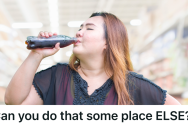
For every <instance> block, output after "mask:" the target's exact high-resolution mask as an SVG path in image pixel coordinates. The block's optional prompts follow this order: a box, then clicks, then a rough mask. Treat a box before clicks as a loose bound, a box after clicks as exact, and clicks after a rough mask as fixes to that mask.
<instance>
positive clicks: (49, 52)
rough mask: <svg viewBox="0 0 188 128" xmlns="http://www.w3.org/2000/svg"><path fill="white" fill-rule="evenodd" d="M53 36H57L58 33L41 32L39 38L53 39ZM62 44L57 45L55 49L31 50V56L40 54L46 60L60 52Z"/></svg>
mask: <svg viewBox="0 0 188 128" xmlns="http://www.w3.org/2000/svg"><path fill="white" fill-rule="evenodd" d="M53 35H57V33H53V34H52V33H51V32H43V31H41V32H39V34H38V37H46V38H48V37H51V36H53ZM59 45H60V43H57V44H56V45H55V47H54V48H37V49H33V50H31V54H35V53H36V54H38V55H39V56H40V57H42V59H43V58H45V57H48V56H51V55H54V54H55V53H56V52H58V51H59V49H60V47H59Z"/></svg>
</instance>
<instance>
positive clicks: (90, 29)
mask: <svg viewBox="0 0 188 128" xmlns="http://www.w3.org/2000/svg"><path fill="white" fill-rule="evenodd" d="M80 30H81V29H78V31H80ZM87 30H93V29H91V28H88V29H87Z"/></svg>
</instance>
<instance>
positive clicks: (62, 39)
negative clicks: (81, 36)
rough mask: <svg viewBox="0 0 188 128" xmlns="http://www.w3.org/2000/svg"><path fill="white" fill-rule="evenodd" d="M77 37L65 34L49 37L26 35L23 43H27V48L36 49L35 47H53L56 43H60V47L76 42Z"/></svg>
mask: <svg viewBox="0 0 188 128" xmlns="http://www.w3.org/2000/svg"><path fill="white" fill-rule="evenodd" d="M76 41H77V38H75V37H69V36H65V35H54V36H51V37H48V38H46V37H37V36H28V37H27V40H26V41H25V43H26V44H27V49H29V50H30V49H36V48H54V47H55V45H56V43H58V42H59V43H60V48H63V47H66V46H69V45H71V44H73V43H76Z"/></svg>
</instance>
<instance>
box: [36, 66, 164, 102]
mask: <svg viewBox="0 0 188 128" xmlns="http://www.w3.org/2000/svg"><path fill="white" fill-rule="evenodd" d="M127 80H128V82H127V83H128V86H127V89H128V92H129V95H130V98H131V99H132V100H133V102H134V104H135V105H164V103H165V99H166V92H167V91H166V90H163V89H162V88H161V87H159V86H158V85H156V84H154V83H153V82H151V81H150V80H148V79H146V78H144V77H143V76H142V75H140V74H137V73H135V72H128V75H127ZM33 85H34V87H35V89H36V91H37V93H38V94H39V96H40V98H41V99H42V100H43V103H44V105H117V104H118V96H117V93H116V90H115V86H114V83H113V80H112V79H110V78H109V79H108V80H107V81H106V82H105V83H104V84H103V85H102V86H101V87H100V88H98V89H96V90H95V91H94V92H93V93H92V94H91V95H88V92H87V87H88V85H87V82H86V81H85V80H84V79H82V77H81V76H80V75H79V73H77V72H76V71H74V70H72V69H71V68H70V67H69V65H68V64H65V63H64V64H61V63H58V64H57V65H54V66H52V67H50V68H48V69H45V70H42V71H40V72H38V73H36V74H35V77H34V80H33Z"/></svg>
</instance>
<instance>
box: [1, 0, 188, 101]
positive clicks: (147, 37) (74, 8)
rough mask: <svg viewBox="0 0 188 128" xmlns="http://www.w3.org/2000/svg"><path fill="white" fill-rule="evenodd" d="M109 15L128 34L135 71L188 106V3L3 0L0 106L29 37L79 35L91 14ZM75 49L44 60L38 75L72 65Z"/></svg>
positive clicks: (160, 0)
mask: <svg viewBox="0 0 188 128" xmlns="http://www.w3.org/2000/svg"><path fill="white" fill-rule="evenodd" d="M96 11H107V12H110V13H113V14H115V15H116V16H117V17H118V18H120V19H121V20H122V22H123V23H124V24H125V26H126V27H127V30H128V34H129V40H130V41H129V43H130V50H131V59H132V62H133V65H134V70H135V72H137V73H140V74H143V75H144V77H146V78H148V79H150V80H152V81H153V82H154V83H156V84H157V85H159V86H160V87H162V88H163V89H165V90H167V91H168V93H169V94H170V95H172V96H173V97H175V98H176V99H177V100H178V101H179V102H180V103H181V104H188V0H0V104H4V93H5V90H6V87H7V86H8V84H9V82H10V80H11V78H12V76H13V75H14V73H15V72H16V70H17V69H18V67H19V66H20V65H21V64H22V62H23V61H24V59H25V58H26V57H27V55H28V54H29V50H27V49H26V44H25V43H24V42H25V40H26V38H27V36H37V35H38V33H39V32H40V31H50V32H57V33H58V34H60V35H67V36H71V37H73V36H75V33H76V32H77V31H78V29H79V25H80V24H81V23H82V22H83V21H85V20H86V19H87V18H88V17H89V16H90V15H91V14H92V13H93V12H96ZM72 48H73V46H72V45H71V46H68V47H66V48H62V49H61V50H60V51H59V52H58V53H56V54H55V55H53V56H51V57H48V58H45V59H44V60H43V61H42V63H41V64H40V66H39V68H38V71H40V70H43V69H46V68H48V67H50V66H52V65H54V64H56V63H57V62H60V63H64V62H65V63H68V60H69V57H70V55H71V54H72Z"/></svg>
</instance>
